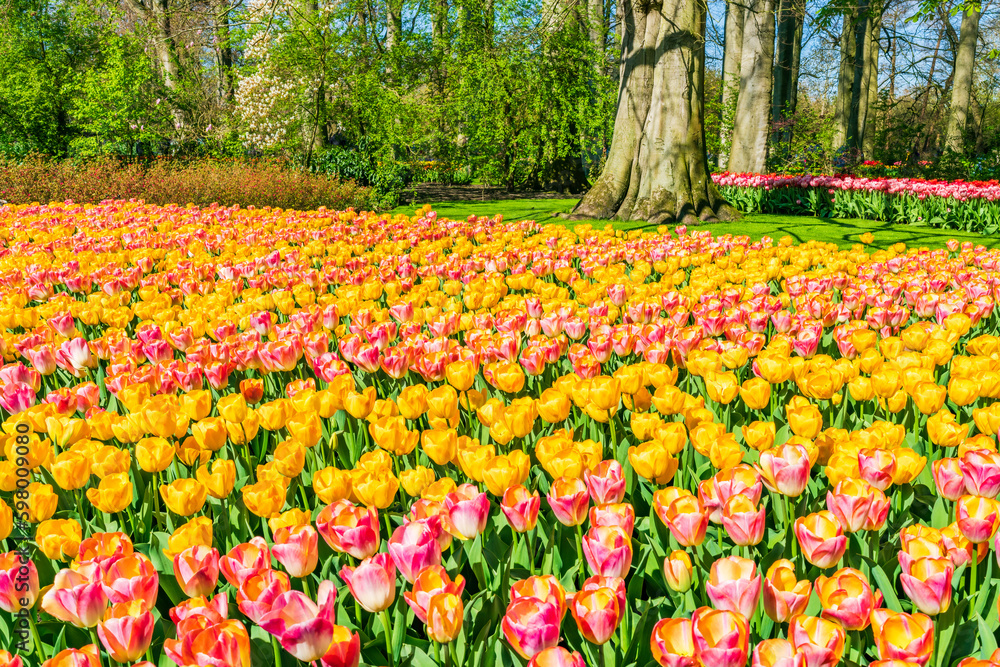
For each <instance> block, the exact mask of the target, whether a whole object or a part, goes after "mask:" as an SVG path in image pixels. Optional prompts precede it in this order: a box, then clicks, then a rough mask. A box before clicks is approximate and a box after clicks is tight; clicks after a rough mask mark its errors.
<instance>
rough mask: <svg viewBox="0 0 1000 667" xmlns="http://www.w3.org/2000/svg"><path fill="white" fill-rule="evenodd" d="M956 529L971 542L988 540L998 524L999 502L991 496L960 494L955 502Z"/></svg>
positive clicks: (976, 542)
mask: <svg viewBox="0 0 1000 667" xmlns="http://www.w3.org/2000/svg"><path fill="white" fill-rule="evenodd" d="M955 518H956V519H957V520H958V529H959V530H960V531H961V532H962V535H964V536H965V539H967V540H969V541H970V542H972V543H973V544H982V543H983V542H986V541H988V540H989V539H990V538H991V537H993V535H994V534H995V533H996V532H997V526H998V525H1000V503H997V501H996V500H993V499H992V498H981V497H979V496H962V497H961V498H959V499H958V502H957V503H955Z"/></svg>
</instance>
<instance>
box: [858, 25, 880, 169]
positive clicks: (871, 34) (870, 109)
mask: <svg viewBox="0 0 1000 667" xmlns="http://www.w3.org/2000/svg"><path fill="white" fill-rule="evenodd" d="M881 36H882V17H881V15H879V16H873V17H872V19H871V29H870V30H869V31H868V46H867V47H866V49H865V85H864V95H865V98H864V99H863V100H862V104H864V107H865V113H864V118H863V120H862V122H861V128H860V136H861V138H862V142H861V149H862V153H863V154H864V155H865V157H867V158H868V159H873V158H874V155H873V153H874V152H875V131H876V129H877V127H876V116H875V109H876V108H877V106H878V60H879V55H880V52H881V47H880V44H879V40H880V38H881Z"/></svg>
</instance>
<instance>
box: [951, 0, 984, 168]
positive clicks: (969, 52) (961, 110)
mask: <svg viewBox="0 0 1000 667" xmlns="http://www.w3.org/2000/svg"><path fill="white" fill-rule="evenodd" d="M979 14H980V12H979V8H978V7H970V8H969V9H967V10H966V11H965V12H964V13H963V14H962V28H961V33H960V34H959V38H958V53H957V54H956V55H955V71H954V74H953V75H952V90H951V113H949V115H948V128H947V131H946V133H945V148H948V149H949V150H953V151H955V152H957V153H961V152H964V149H965V126H966V123H967V122H968V116H969V100H970V98H971V97H972V74H973V67H974V66H975V63H976V44H977V42H978V41H979Z"/></svg>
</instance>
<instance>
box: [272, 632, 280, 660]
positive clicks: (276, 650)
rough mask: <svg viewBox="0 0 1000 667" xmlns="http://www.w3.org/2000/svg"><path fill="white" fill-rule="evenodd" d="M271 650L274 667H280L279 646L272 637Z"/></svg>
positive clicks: (276, 640) (276, 639)
mask: <svg viewBox="0 0 1000 667" xmlns="http://www.w3.org/2000/svg"><path fill="white" fill-rule="evenodd" d="M271 650H272V651H274V667H281V646H280V645H279V644H278V638H277V637H275V636H274V635H271Z"/></svg>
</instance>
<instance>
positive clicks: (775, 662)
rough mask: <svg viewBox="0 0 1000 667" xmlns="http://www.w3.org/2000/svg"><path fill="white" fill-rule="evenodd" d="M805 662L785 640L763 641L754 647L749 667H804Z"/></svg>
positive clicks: (800, 654) (803, 656) (803, 657)
mask: <svg viewBox="0 0 1000 667" xmlns="http://www.w3.org/2000/svg"><path fill="white" fill-rule="evenodd" d="M805 661H806V657H805V655H803V654H802V653H799V652H798V651H797V650H795V646H793V645H792V642H790V641H788V640H787V639H765V640H764V641H762V642H760V643H759V644H757V645H756V646H754V648H753V656H751V658H750V667H805Z"/></svg>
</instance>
